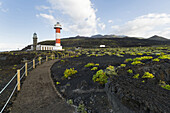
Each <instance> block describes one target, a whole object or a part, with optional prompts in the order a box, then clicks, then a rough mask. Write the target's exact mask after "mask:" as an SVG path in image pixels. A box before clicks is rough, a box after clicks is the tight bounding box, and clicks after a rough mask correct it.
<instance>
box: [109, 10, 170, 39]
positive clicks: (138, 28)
mask: <svg viewBox="0 0 170 113" xmlns="http://www.w3.org/2000/svg"><path fill="white" fill-rule="evenodd" d="M112 29H113V30H114V31H113V32H114V33H116V34H123V35H128V36H136V37H150V36H152V35H155V34H156V35H161V36H164V37H167V38H168V37H169V38H170V30H169V29H170V14H165V13H163V14H154V13H152V14H148V15H143V16H140V17H137V18H135V19H134V20H131V21H128V22H126V23H125V24H124V25H121V26H120V25H115V26H112Z"/></svg>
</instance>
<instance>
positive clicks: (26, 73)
mask: <svg viewBox="0 0 170 113" xmlns="http://www.w3.org/2000/svg"><path fill="white" fill-rule="evenodd" d="M27 69H28V64H27V62H25V76H27V75H28V70H27Z"/></svg>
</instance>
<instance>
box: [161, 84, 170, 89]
mask: <svg viewBox="0 0 170 113" xmlns="http://www.w3.org/2000/svg"><path fill="white" fill-rule="evenodd" d="M161 87H162V88H164V89H167V90H170V85H169V84H166V85H161Z"/></svg>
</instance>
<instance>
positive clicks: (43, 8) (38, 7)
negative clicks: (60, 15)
mask: <svg viewBox="0 0 170 113" xmlns="http://www.w3.org/2000/svg"><path fill="white" fill-rule="evenodd" d="M35 8H36V9H37V10H39V11H42V10H48V9H50V7H48V6H44V5H41V6H36V7H35Z"/></svg>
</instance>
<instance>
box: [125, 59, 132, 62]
mask: <svg viewBox="0 0 170 113" xmlns="http://www.w3.org/2000/svg"><path fill="white" fill-rule="evenodd" d="M129 61H132V59H131V58H127V59H126V60H125V61H124V62H129Z"/></svg>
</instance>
